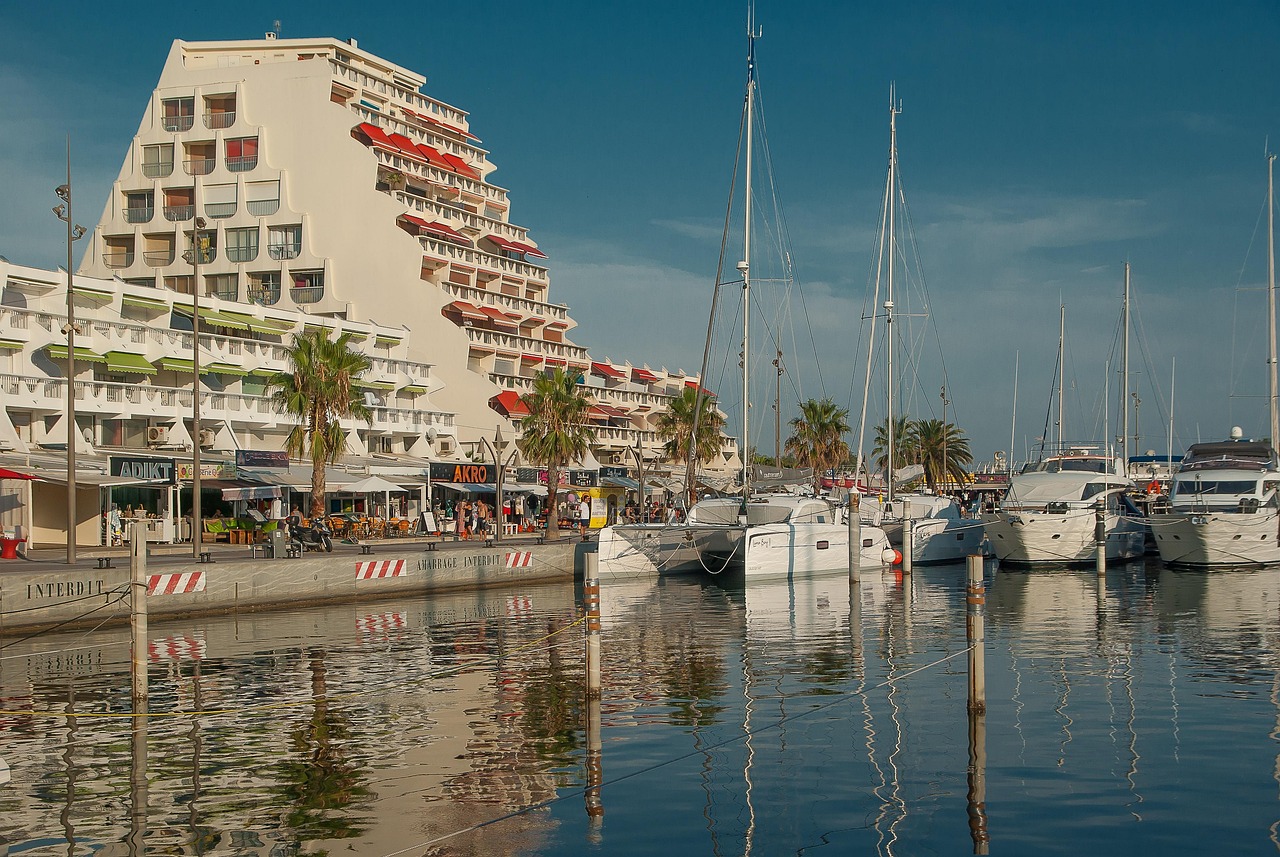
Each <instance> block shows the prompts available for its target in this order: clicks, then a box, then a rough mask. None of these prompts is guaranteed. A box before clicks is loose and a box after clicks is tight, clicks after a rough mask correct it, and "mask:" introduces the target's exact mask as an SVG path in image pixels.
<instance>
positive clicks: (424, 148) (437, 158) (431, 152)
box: [418, 143, 453, 172]
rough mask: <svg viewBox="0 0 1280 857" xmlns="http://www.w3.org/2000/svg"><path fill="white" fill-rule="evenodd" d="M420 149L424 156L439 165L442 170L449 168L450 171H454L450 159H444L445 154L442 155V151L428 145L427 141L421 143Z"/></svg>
mask: <svg viewBox="0 0 1280 857" xmlns="http://www.w3.org/2000/svg"><path fill="white" fill-rule="evenodd" d="M418 151H419V152H421V153H422V156H423V157H424V158H426V159H427V160H428V161H430V162H431V163H432V164H434V165H435V166H437V167H439V168H440V169H442V170H448V171H449V172H453V165H452V164H450V163H449V162H448V161H446V160H445V159H444V156H443V155H441V154H440V152H439V151H437V150H436V149H435V148H433V147H431V146H428V145H427V144H426V143H419V144H418Z"/></svg>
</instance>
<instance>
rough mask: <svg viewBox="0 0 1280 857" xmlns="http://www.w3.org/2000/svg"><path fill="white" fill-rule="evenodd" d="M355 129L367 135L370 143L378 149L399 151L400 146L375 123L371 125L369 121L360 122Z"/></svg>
mask: <svg viewBox="0 0 1280 857" xmlns="http://www.w3.org/2000/svg"><path fill="white" fill-rule="evenodd" d="M355 130H357V131H359V132H360V133H361V134H363V135H364V136H366V137H368V138H369V144H370V145H373V146H377V147H378V148H379V149H386V150H387V151H389V152H398V151H400V147H399V146H397V145H396V144H395V143H394V142H393V141H392V140H391V138H389V137H388V136H387V134H386V132H385V131H383V130H382V129H381V128H379V127H378V126H377V125H373V124H371V123H369V122H361V123H360V124H359V125H357V126H356V128H355Z"/></svg>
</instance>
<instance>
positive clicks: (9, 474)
mask: <svg viewBox="0 0 1280 857" xmlns="http://www.w3.org/2000/svg"><path fill="white" fill-rule="evenodd" d="M0 479H35V477H34V476H32V475H31V474H29V473H19V472H18V471H16V470H9V469H8V468H7V467H0Z"/></svg>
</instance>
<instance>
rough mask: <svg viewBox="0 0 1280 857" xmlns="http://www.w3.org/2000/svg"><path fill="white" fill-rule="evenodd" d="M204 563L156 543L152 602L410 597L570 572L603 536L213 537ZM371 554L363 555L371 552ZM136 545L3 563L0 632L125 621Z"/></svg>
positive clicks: (267, 604)
mask: <svg viewBox="0 0 1280 857" xmlns="http://www.w3.org/2000/svg"><path fill="white" fill-rule="evenodd" d="M203 547H204V549H205V550H207V552H208V553H209V561H208V562H197V561H196V560H195V559H194V558H193V557H192V553H191V546H190V545H168V544H154V543H153V544H151V545H149V551H148V556H147V563H146V566H147V567H146V575H147V579H148V595H147V611H148V614H149V615H150V616H153V617H163V618H173V617H179V616H191V615H200V614H217V613H236V612H242V611H243V612H251V611H255V610H266V609H271V608H273V607H274V608H278V607H297V606H302V605H306V604H321V603H326V602H346V601H359V600H370V599H377V598H384V597H388V596H396V595H405V594H427V595H429V594H432V593H443V592H450V591H457V590H462V589H474V588H478V587H489V586H503V585H511V584H517V583H529V582H534V581H554V580H572V579H573V578H574V575H575V571H576V573H578V574H580V573H581V568H582V564H583V559H582V556H583V554H584V553H586V552H588V551H593V550H595V547H596V546H595V544H594V543H591V542H586V543H584V542H581V541H580V540H579V538H578V536H577V534H576V533H574V534H571V533H569V532H562V534H561V538H560V539H559V540H558V541H555V542H548V543H546V544H538V543H537V540H536V539H535V538H534V537H533V536H514V537H510V536H509V537H505V538H503V540H502V541H501V542H493V543H492V546H487V545H486V543H485V541H484V540H471V541H456V542H455V541H452V540H451V539H446V540H439V539H424V538H399V539H386V540H382V541H376V542H361V543H360V544H346V543H335V544H334V546H333V552H332V553H322V552H314V551H308V552H304V553H302V554H301V555H300V556H297V557H285V558H272V557H268V556H265V555H264V552H262V551H261V550H259V552H257V553H256V554H255V553H254V551H253V550H252V548H251V546H249V545H228V544H221V543H219V544H216V545H215V544H207V545H204V546H203ZM366 550H367V551H368V552H367V553H366V552H365V551H366ZM129 589H130V569H129V548H128V547H127V546H126V547H123V548H101V547H99V548H93V547H84V548H80V550H79V551H77V561H76V563H75V564H74V565H68V564H67V563H66V549H65V548H60V549H59V548H50V549H43V550H35V551H31V552H30V554H29V555H28V556H27V558H26V559H17V560H4V561H0V638H3V637H12V636H16V635H18V634H23V633H29V632H32V631H36V630H40V629H48V628H53V627H67V628H74V627H97V626H102V625H113V624H126V623H128V621H129V612H130V600H129Z"/></svg>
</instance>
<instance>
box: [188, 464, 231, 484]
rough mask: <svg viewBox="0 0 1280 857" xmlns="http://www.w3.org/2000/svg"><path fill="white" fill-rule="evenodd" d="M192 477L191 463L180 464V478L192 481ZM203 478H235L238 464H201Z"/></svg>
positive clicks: (201, 476)
mask: <svg viewBox="0 0 1280 857" xmlns="http://www.w3.org/2000/svg"><path fill="white" fill-rule="evenodd" d="M191 477H192V470H191V465H190V464H189V463H188V464H179V465H178V479H180V480H182V481H183V482H190V481H191ZM200 478H201V479H235V478H236V466H235V465H234V464H204V463H201V464H200Z"/></svg>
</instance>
